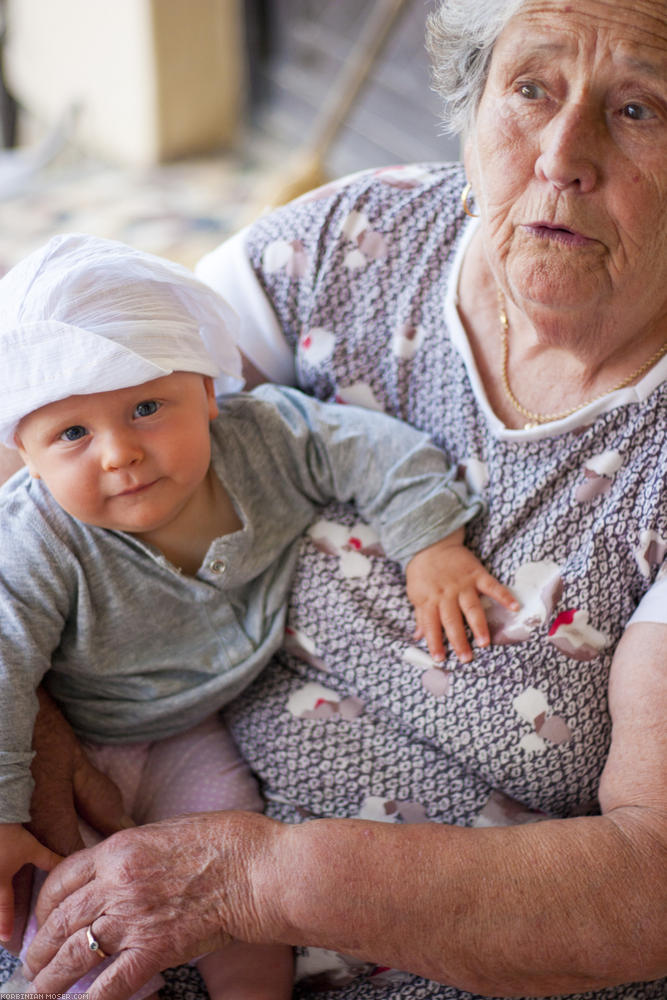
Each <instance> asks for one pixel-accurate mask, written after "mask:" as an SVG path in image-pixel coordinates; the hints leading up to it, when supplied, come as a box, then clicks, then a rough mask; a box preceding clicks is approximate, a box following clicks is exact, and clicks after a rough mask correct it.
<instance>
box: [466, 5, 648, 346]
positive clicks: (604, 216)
mask: <svg viewBox="0 0 667 1000" xmlns="http://www.w3.org/2000/svg"><path fill="white" fill-rule="evenodd" d="M465 160H466V168H467V171H468V176H469V179H470V180H471V182H472V185H473V191H474V194H475V198H476V203H477V205H478V206H479V207H478V211H479V212H480V214H481V216H482V237H483V239H484V241H485V249H486V253H487V257H488V259H489V263H490V265H491V269H492V271H493V272H494V275H495V277H496V279H497V280H498V281H499V283H500V284H501V285H502V286H503V288H504V289H505V291H506V292H507V293H508V294H509V295H510V297H511V298H512V300H513V301H514V302H516V303H517V305H519V306H520V307H522V308H523V309H524V310H525V311H526V312H527V313H528V315H529V316H531V318H532V319H534V320H536V321H538V322H539V321H540V320H545V321H548V320H549V319H554V318H558V319H559V320H562V319H563V318H564V317H566V316H567V315H568V314H569V315H571V316H573V317H574V316H578V317H579V319H581V318H583V317H584V316H585V315H586V314H587V313H588V314H589V315H590V316H591V317H593V316H594V317H596V319H597V320H599V319H600V317H601V316H602V317H605V316H606V317H608V318H611V319H612V321H615V322H617V323H619V324H620V323H625V324H626V329H627V323H628V322H631V323H634V324H635V325H634V326H633V327H632V329H634V330H635V331H636V332H639V331H641V332H642V333H646V332H648V333H650V332H651V331H655V330H656V329H659V328H660V326H661V324H665V323H666V322H667V8H666V5H665V0H576V2H575V0H573V2H571V3H561V2H558V0H528V2H527V3H526V4H525V5H524V7H523V8H522V10H521V12H520V13H519V14H518V15H517V16H515V17H514V18H513V19H512V20H511V21H510V22H509V24H508V26H507V27H506V29H505V30H504V31H503V33H502V34H501V36H500V38H499V40H498V42H497V44H496V47H495V49H494V52H493V57H492V60H491V66H490V71H489V77H488V80H487V83H486V87H485V90H484V94H483V96H482V99H481V102H480V106H479V109H478V114H477V117H476V121H475V126H474V129H473V131H472V133H471V135H470V136H469V138H468V140H467V142H466V155H465ZM663 328H664V327H663Z"/></svg>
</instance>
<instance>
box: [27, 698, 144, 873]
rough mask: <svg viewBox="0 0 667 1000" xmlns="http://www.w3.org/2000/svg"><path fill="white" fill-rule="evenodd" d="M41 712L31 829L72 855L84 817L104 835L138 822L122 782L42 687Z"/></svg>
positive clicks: (53, 847) (35, 746) (78, 844)
mask: <svg viewBox="0 0 667 1000" xmlns="http://www.w3.org/2000/svg"><path fill="white" fill-rule="evenodd" d="M37 695H38V698H39V712H38V715H37V719H36V721H35V729H34V734H33V750H34V751H35V756H34V758H33V762H32V776H33V778H34V781H35V788H34V791H33V795H32V801H31V803H30V815H31V821H30V824H29V826H28V829H29V830H30V832H31V833H32V834H33V835H34V836H35V837H36V838H37V839H38V840H39V841H40V843H42V844H45V845H46V846H47V847H49V848H50V849H51V850H52V851H55V852H56V853H58V854H62V855H68V854H71V853H72V852H73V851H78V850H80V849H81V848H82V847H83V846H84V844H83V840H82V839H81V834H80V833H79V816H81V817H83V819H85V820H86V822H87V823H89V824H90V825H91V826H92V827H93V829H95V830H97V831H98V832H99V833H101V834H102V835H103V836H107V835H108V834H110V833H115V832H116V831H117V830H122V829H124V828H125V827H127V826H131V825H132V821H131V820H130V819H129V818H128V817H126V816H125V815H124V809H123V803H122V800H121V796H120V792H119V791H118V789H117V787H116V785H115V784H114V783H113V781H111V779H110V778H107V776H106V775H104V774H102V772H101V771H98V770H97V768H96V767H93V765H92V764H91V763H90V761H89V760H88V758H87V757H86V755H85V753H84V751H83V749H82V748H81V744H80V743H79V741H78V740H77V738H76V736H75V735H74V733H73V732H72V729H71V727H70V725H69V723H68V722H67V721H66V720H65V718H64V717H63V715H62V714H61V712H60V711H59V710H58V708H57V707H56V705H55V703H54V702H53V701H52V699H51V698H50V697H49V695H48V694H47V693H46V692H45V691H44V689H43V688H39V689H38V691H37Z"/></svg>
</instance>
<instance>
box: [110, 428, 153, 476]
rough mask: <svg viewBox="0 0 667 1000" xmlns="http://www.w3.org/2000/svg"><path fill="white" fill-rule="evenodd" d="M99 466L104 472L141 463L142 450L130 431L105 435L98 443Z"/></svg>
mask: <svg viewBox="0 0 667 1000" xmlns="http://www.w3.org/2000/svg"><path fill="white" fill-rule="evenodd" d="M100 449H101V451H100V455H101V464H102V468H103V469H104V471H105V472H113V471H114V470H116V469H125V468H127V466H128V465H134V464H135V463H136V462H139V461H141V459H142V457H143V450H142V448H141V446H140V444H139V441H138V439H137V437H136V435H134V434H133V433H132V432H131V431H113V432H109V433H108V434H105V435H104V437H103V438H102V440H101V442H100Z"/></svg>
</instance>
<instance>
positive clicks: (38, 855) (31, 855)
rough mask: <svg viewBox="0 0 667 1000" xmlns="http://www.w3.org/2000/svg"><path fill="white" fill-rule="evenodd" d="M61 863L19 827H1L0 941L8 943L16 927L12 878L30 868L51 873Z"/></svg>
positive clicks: (57, 856)
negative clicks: (31, 866) (23, 868)
mask: <svg viewBox="0 0 667 1000" xmlns="http://www.w3.org/2000/svg"><path fill="white" fill-rule="evenodd" d="M59 861H62V858H61V857H60V855H59V854H54V853H53V851H50V850H49V849H48V847H43V846H42V845H41V844H40V842H39V841H38V840H36V839H35V838H34V837H33V835H32V834H31V833H28V831H27V830H26V828H25V827H24V826H21V824H20V823H0V941H9V939H10V937H11V936H12V929H13V927H14V892H13V889H12V876H13V875H15V874H16V872H17V871H18V870H19V868H22V867H23V865H29V864H32V865H36V866H37V868H42V869H43V870H44V871H47V872H50V871H51V869H52V868H55V866H56V865H57V864H58V862H59Z"/></svg>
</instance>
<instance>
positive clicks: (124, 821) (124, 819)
mask: <svg viewBox="0 0 667 1000" xmlns="http://www.w3.org/2000/svg"><path fill="white" fill-rule="evenodd" d="M118 825H119V827H120V828H121V830H131V829H132V827H133V826H136V825H137V824H136V823H135V822H134V820H133V819H132V817H131V816H121V818H120V819H119V820H118Z"/></svg>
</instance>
